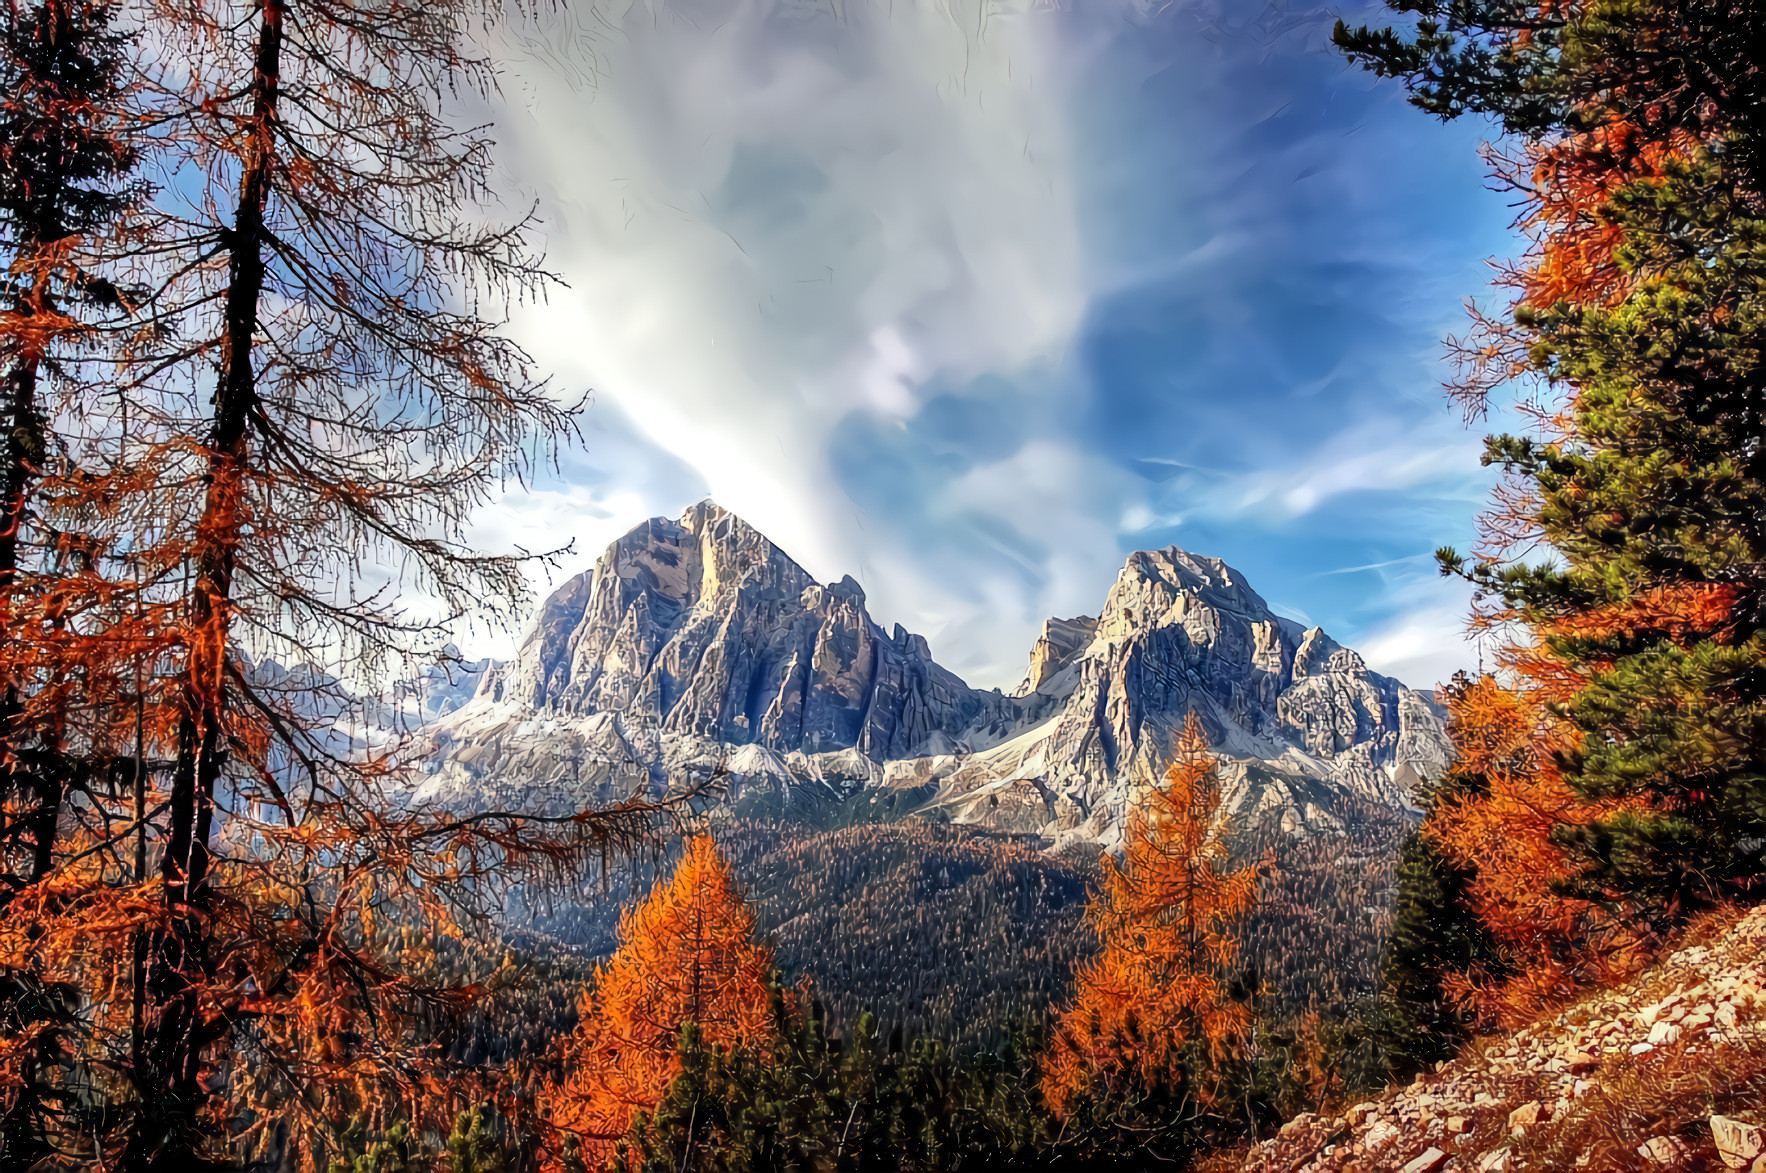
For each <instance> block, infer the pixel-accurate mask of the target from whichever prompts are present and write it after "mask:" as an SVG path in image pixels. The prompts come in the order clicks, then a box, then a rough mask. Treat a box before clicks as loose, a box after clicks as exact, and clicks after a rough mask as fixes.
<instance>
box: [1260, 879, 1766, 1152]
mask: <svg viewBox="0 0 1766 1173" xmlns="http://www.w3.org/2000/svg"><path fill="white" fill-rule="evenodd" d="M1763 946H1766V909H1756V910H1755V911H1753V912H1750V913H1748V914H1747V915H1746V916H1743V917H1741V918H1739V919H1738V920H1737V921H1736V922H1735V923H1734V924H1732V925H1731V926H1730V927H1729V928H1728V929H1727V930H1726V931H1724V932H1722V933H1720V934H1718V935H1717V936H1716V937H1715V939H1714V940H1711V941H1709V942H1708V943H1706V944H1697V945H1689V946H1688V947H1686V948H1682V949H1680V950H1678V951H1677V952H1675V953H1672V954H1671V955H1669V956H1668V957H1667V958H1666V959H1665V960H1663V961H1662V962H1661V963H1660V964H1658V965H1657V966H1655V967H1654V968H1653V969H1650V970H1648V971H1646V972H1644V973H1642V974H1640V975H1639V976H1638V977H1637V979H1636V980H1634V981H1633V982H1631V983H1630V984H1629V985H1627V986H1625V987H1624V988H1622V989H1616V990H1608V991H1603V992H1601V993H1598V994H1593V995H1590V996H1589V997H1587V998H1585V999H1584V1000H1582V1001H1580V1002H1578V1003H1576V1004H1575V1005H1572V1006H1570V1007H1568V1008H1566V1009H1565V1010H1564V1011H1562V1012H1561V1013H1558V1014H1555V1015H1552V1016H1550V1017H1548V1018H1545V1019H1542V1020H1541V1021H1539V1022H1537V1023H1534V1024H1533V1025H1531V1026H1528V1027H1526V1028H1524V1029H1522V1030H1520V1031H1517V1032H1516V1033H1514V1034H1513V1035H1510V1036H1507V1037H1500V1038H1490V1039H1484V1040H1480V1041H1478V1042H1477V1043H1475V1044H1474V1045H1473V1046H1472V1047H1471V1048H1469V1050H1468V1051H1467V1053H1466V1054H1465V1055H1464V1056H1462V1057H1461V1058H1459V1059H1456V1060H1454V1061H1452V1062H1449V1063H1442V1064H1440V1065H1439V1066H1438V1067H1437V1069H1436V1070H1434V1071H1432V1072H1428V1073H1425V1074H1423V1075H1420V1076H1418V1077H1417V1079H1416V1081H1415V1082H1414V1083H1412V1084H1410V1085H1408V1086H1406V1087H1394V1088H1391V1089H1389V1090H1388V1091H1386V1093H1385V1094H1383V1095H1381V1096H1380V1097H1378V1098H1377V1099H1372V1100H1367V1101H1364V1102H1362V1103H1358V1104H1356V1105H1355V1106H1353V1107H1351V1108H1349V1109H1348V1110H1347V1111H1344V1112H1340V1113H1335V1114H1329V1115H1323V1116H1318V1115H1313V1114H1302V1115H1301V1116H1298V1117H1296V1118H1294V1119H1293V1120H1290V1121H1288V1122H1287V1123H1286V1124H1285V1125H1283V1126H1282V1128H1281V1131H1280V1134H1279V1135H1277V1136H1275V1137H1273V1138H1271V1139H1269V1140H1267V1141H1264V1142H1263V1143H1262V1144H1260V1145H1258V1146H1257V1147H1256V1148H1254V1149H1253V1150H1252V1152H1251V1154H1250V1155H1249V1157H1248V1158H1247V1160H1246V1161H1245V1163H1244V1165H1243V1170H1244V1173H1274V1171H1275V1170H1280V1171H1281V1173H1327V1171H1332V1173H1346V1171H1348V1170H1359V1171H1360V1173H1422V1171H1426V1173H1456V1171H1457V1173H1492V1171H1497V1170H1504V1171H1509V1173H1519V1171H1521V1170H1551V1169H1571V1170H1574V1169H1586V1170H1608V1169H1637V1170H1651V1169H1658V1170H1663V1171H1664V1173H1665V1171H1667V1170H1694V1169H1722V1168H1728V1169H1748V1170H1752V1171H1753V1173H1766V1140H1763V1138H1766V1113H1762V1111H1761V1107H1760V1106H1761V1099H1760V1095H1761V1091H1762V1089H1763V1088H1766V960H1763V959H1762V947H1763Z"/></svg>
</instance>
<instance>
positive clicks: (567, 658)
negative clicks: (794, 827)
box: [484, 502, 1003, 761]
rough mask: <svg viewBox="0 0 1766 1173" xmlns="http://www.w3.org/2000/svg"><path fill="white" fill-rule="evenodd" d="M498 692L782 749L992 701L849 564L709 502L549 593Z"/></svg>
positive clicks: (891, 735)
mask: <svg viewBox="0 0 1766 1173" xmlns="http://www.w3.org/2000/svg"><path fill="white" fill-rule="evenodd" d="M484 690H485V692H486V695H489V696H490V697H491V699H494V700H499V701H506V702H513V703H515V704H517V705H519V706H522V707H524V708H526V709H530V710H534V711H536V712H540V713H545V714H547V715H548V716H556V717H581V716H586V715H589V714H593V713H617V714H619V715H620V716H621V717H622V718H623V719H624V720H625V721H626V722H628V723H630V724H632V725H634V726H643V727H646V728H653V729H655V730H658V731H660V732H662V733H665V734H667V733H673V734H681V735H685V736H689V737H694V738H702V739H706V740H710V741H715V742H720V743H724V744H728V745H751V744H752V745H759V746H763V747H765V748H766V749H768V750H771V751H773V752H774V753H779V754H784V753H790V752H793V751H798V750H803V751H806V752H812V753H813V752H818V751H821V750H833V749H845V748H856V749H858V750H859V752H861V753H862V754H864V755H865V756H867V757H869V758H871V759H873V760H877V761H881V760H884V759H886V758H899V757H906V756H910V755H912V754H914V753H916V752H919V751H920V750H921V749H922V748H923V747H924V746H926V745H927V744H928V742H930V741H931V740H932V739H933V738H934V737H936V736H937V735H940V734H942V735H944V736H945V737H946V738H952V737H955V736H956V735H957V734H959V733H961V731H962V730H963V729H964V728H965V727H966V726H968V725H969V724H970V723H971V722H972V721H974V720H975V719H976V717H978V716H979V715H980V714H981V712H982V710H984V709H986V708H987V707H988V706H989V705H994V706H996V707H997V706H998V705H1000V704H1002V703H1003V702H1002V701H1000V699H999V698H997V696H995V695H994V694H988V693H978V692H976V691H975V690H973V689H970V688H969V687H967V686H966V685H964V684H963V682H962V681H961V680H959V679H958V678H957V677H956V676H955V675H953V674H951V673H950V672H947V671H946V670H945V669H943V668H941V667H939V666H938V665H937V664H936V663H934V662H933V660H932V656H931V653H930V651H929V650H928V648H927V646H926V641H925V639H924V638H922V637H921V636H917V635H912V634H910V633H908V632H906V631H904V630H903V629H902V628H901V627H900V626H899V625H898V626H897V627H896V628H895V630H894V632H893V633H889V632H885V631H884V630H883V629H882V628H881V627H879V626H878V625H877V624H876V623H874V622H873V621H872V619H871V616H870V613H869V612H868V611H867V610H866V609H865V593H864V591H863V589H862V588H860V587H859V585H858V584H857V583H856V582H854V581H853V580H852V579H851V578H850V577H847V578H844V579H842V580H841V581H840V582H837V583H832V584H822V583H818V582H816V581H815V580H814V579H813V578H811V577H810V575H809V574H808V572H806V571H805V570H804V569H803V568H802V567H800V566H798V565H797V564H796V563H795V562H793V561H792V560H791V559H790V558H788V557H786V556H785V554H784V553H783V552H782V551H781V550H779V549H778V547H776V546H774V545H773V544H772V543H771V542H769V541H767V539H766V538H764V537H762V536H761V535H760V534H759V533H757V532H755V530H754V529H753V528H752V527H750V526H749V525H748V524H747V523H746V522H744V521H743V520H742V519H741V518H738V517H736V516H735V515H734V514H731V513H728V512H726V511H724V510H723V509H720V508H718V507H717V506H716V505H713V504H711V503H709V502H703V503H701V504H699V505H696V506H694V507H693V508H692V509H689V510H688V511H687V513H686V515H685V516H683V517H682V518H681V519H680V521H679V522H673V521H668V520H666V519H663V518H651V519H650V520H649V521H647V522H645V523H644V524H643V525H641V526H639V527H638V528H636V529H634V530H632V531H631V532H630V533H628V534H627V535H626V536H625V537H623V538H621V539H620V540H619V541H617V542H615V543H614V544H613V545H612V546H611V547H609V548H608V550H607V552H606V553H605V554H603V555H602V556H601V559H600V560H599V561H598V562H597V563H596V564H595V568H594V570H593V571H591V572H589V573H588V574H584V575H580V576H578V577H577V578H575V579H572V580H571V581H570V582H568V583H566V584H565V585H564V586H563V588H561V589H560V590H559V591H558V592H557V593H556V594H554V595H553V596H552V597H551V598H550V599H549V600H547V602H546V605H545V607H544V608H543V610H542V611H541V614H540V617H539V620H538V623H537V624H536V626H535V628H534V631H533V633H532V634H531V635H530V636H529V637H528V639H527V641H526V643H524V644H523V646H522V648H521V651H520V654H519V655H518V656H517V657H516V660H515V662H514V663H513V664H512V665H511V666H510V668H509V669H508V671H507V672H506V673H504V674H503V676H502V677H501V678H500V679H498V680H495V681H487V683H486V685H485V686H484Z"/></svg>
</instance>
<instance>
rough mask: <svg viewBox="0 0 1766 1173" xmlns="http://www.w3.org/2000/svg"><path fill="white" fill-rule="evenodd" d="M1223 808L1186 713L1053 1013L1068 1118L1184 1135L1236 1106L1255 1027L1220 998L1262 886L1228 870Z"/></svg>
mask: <svg viewBox="0 0 1766 1173" xmlns="http://www.w3.org/2000/svg"><path fill="white" fill-rule="evenodd" d="M1219 806H1220V781H1219V776H1218V770H1217V767H1216V764H1215V761H1214V759H1213V757H1212V756H1211V755H1210V754H1209V752H1208V742H1207V738H1206V737H1205V735H1204V734H1203V732H1202V727H1201V723H1200V722H1199V721H1198V719H1197V718H1196V716H1195V715H1194V714H1193V713H1192V714H1191V715H1190V717H1189V719H1188V720H1187V721H1186V722H1185V724H1184V728H1183V732H1182V734H1181V735H1180V737H1179V739H1178V743H1177V751H1176V755H1175V757H1174V759H1173V761H1172V763H1171V766H1170V768H1169V769H1168V770H1167V772H1166V776H1165V780H1164V784H1163V785H1162V786H1155V787H1153V788H1152V789H1151V790H1150V791H1149V792H1148V793H1147V795H1146V797H1145V799H1144V800H1143V801H1142V802H1141V803H1140V804H1139V805H1138V806H1137V807H1136V808H1135V810H1134V812H1133V814H1132V815H1131V816H1130V818H1129V823H1128V830H1127V836H1126V838H1127V842H1126V847H1125V850H1124V852H1123V859H1122V860H1121V861H1120V862H1117V861H1115V860H1114V859H1107V860H1106V863H1105V871H1104V876H1103V884H1102V888H1101V890H1100V891H1099V893H1098V894H1097V897H1096V899H1094V900H1093V902H1092V904H1091V907H1090V908H1089V909H1088V910H1087V914H1088V916H1089V917H1090V919H1091V922H1092V924H1093V926H1094V927H1095V928H1096V930H1097V934H1098V941H1099V949H1098V954H1097V956H1096V957H1094V958H1093V959H1092V960H1091V961H1090V962H1088V963H1087V964H1086V965H1085V966H1084V967H1083V968H1082V969H1081V970H1080V971H1079V973H1078V975H1077V979H1076V984H1077V991H1076V993H1075V995H1074V998H1073V1001H1072V1003H1071V1004H1070V1005H1068V1006H1067V1007H1065V1008H1064V1009H1063V1010H1062V1011H1061V1012H1060V1014H1059V1017H1058V1019H1057V1022H1056V1025H1055V1029H1054V1033H1053V1037H1052V1039H1051V1042H1050V1046H1049V1051H1048V1054H1047V1056H1046V1058H1045V1060H1044V1071H1043V1077H1042V1090H1043V1095H1044V1098H1045V1099H1046V1100H1047V1102H1048V1104H1049V1106H1050V1107H1051V1108H1052V1109H1053V1111H1054V1112H1055V1114H1056V1115H1057V1116H1059V1117H1061V1118H1063V1119H1064V1120H1068V1121H1069V1122H1071V1121H1072V1119H1073V1118H1074V1117H1075V1116H1076V1115H1077V1114H1080V1113H1082V1112H1083V1113H1090V1114H1093V1115H1094V1116H1097V1117H1099V1118H1107V1119H1108V1120H1109V1121H1111V1122H1112V1123H1113V1124H1114V1125H1116V1126H1118V1127H1126V1128H1129V1129H1131V1130H1132V1129H1136V1128H1145V1129H1146V1130H1147V1131H1153V1130H1157V1129H1173V1130H1175V1131H1176V1132H1178V1133H1182V1134H1184V1136H1188V1135H1193V1133H1194V1132H1195V1131H1196V1130H1197V1129H1198V1128H1205V1127H1207V1125H1208V1123H1209V1121H1210V1119H1211V1118H1214V1117H1216V1116H1217V1115H1218V1114H1219V1113H1220V1112H1221V1111H1222V1110H1223V1109H1224V1108H1225V1107H1226V1105H1225V1103H1224V1101H1226V1100H1227V1099H1229V1098H1230V1097H1231V1096H1232V1095H1233V1091H1232V1089H1231V1087H1230V1085H1231V1084H1232V1079H1231V1075H1230V1072H1231V1070H1232V1068H1233V1067H1234V1066H1235V1065H1236V1063H1237V1062H1238V1061H1239V1060H1241V1059H1242V1058H1243V1057H1244V1056H1245V1053H1246V1050H1247V1047H1248V1045H1249V1043H1250V1040H1251V1035H1252V1029H1253V1020H1252V1013H1251V1008H1250V1006H1249V1005H1248V1003H1247V1002H1245V1001H1242V1000H1239V999H1235V998H1233V997H1230V996H1229V995H1228V992H1227V986H1228V983H1229V982H1230V980H1231V977H1232V974H1231V970H1232V968H1233V965H1234V963H1235V961H1236V960H1237V957H1238V950H1239V942H1238V938H1237V936H1236V930H1237V928H1238V926H1239V925H1240V924H1241V922H1242V921H1243V920H1244V918H1245V916H1246V914H1247V913H1249V912H1250V911H1251V908H1252V906H1253V904H1254V903H1255V901H1256V896H1257V882H1258V876H1257V869H1256V868H1255V867H1250V866H1246V867H1233V866H1231V865H1230V864H1229V862H1228V860H1227V858H1226V854H1227V844H1226V841H1225V837H1226V830H1227V829H1226V828H1225V827H1224V826H1216V825H1215V824H1216V821H1217V815H1218V812H1219ZM1177 1143H1179V1144H1183V1143H1187V1141H1186V1140H1184V1139H1183V1138H1182V1137H1179V1139H1178V1140H1177Z"/></svg>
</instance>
